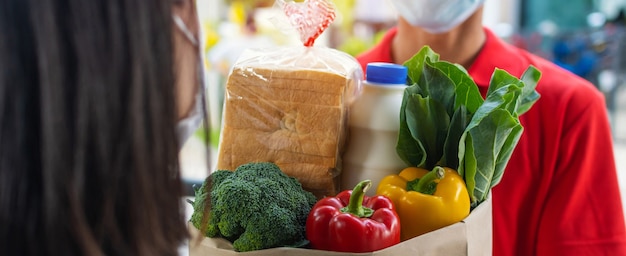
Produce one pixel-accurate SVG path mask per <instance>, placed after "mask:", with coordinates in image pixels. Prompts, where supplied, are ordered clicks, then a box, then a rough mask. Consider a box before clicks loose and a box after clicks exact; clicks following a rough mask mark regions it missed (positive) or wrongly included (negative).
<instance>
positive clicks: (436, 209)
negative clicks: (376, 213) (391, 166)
mask: <svg viewBox="0 0 626 256" xmlns="http://www.w3.org/2000/svg"><path fill="white" fill-rule="evenodd" d="M376 194H378V195H384V196H387V197H389V198H390V199H391V200H392V201H393V203H394V205H395V206H396V212H397V213H398V216H399V217H400V226H401V228H400V232H401V235H400V236H401V240H402V241H405V240H408V239H411V238H413V237H416V236H419V235H422V234H424V233H427V232H430V231H433V230H436V229H439V228H442V227H445V226H448V225H451V224H454V223H456V222H459V221H461V220H463V219H464V218H465V217H467V215H469V212H470V198H469V194H468V192H467V187H466V185H465V182H464V180H463V178H462V177H461V176H459V174H458V173H457V172H456V171H455V170H453V169H450V168H447V167H439V166H437V167H435V168H433V170H432V171H430V172H429V171H428V170H426V169H422V168H417V167H408V168H405V169H404V170H402V171H401V172H400V173H399V174H398V175H389V176H386V177H384V178H383V179H382V180H381V181H380V183H379V185H378V188H377V190H376Z"/></svg>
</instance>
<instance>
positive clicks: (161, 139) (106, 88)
mask: <svg viewBox="0 0 626 256" xmlns="http://www.w3.org/2000/svg"><path fill="white" fill-rule="evenodd" d="M171 5H172V1H170V0H162V1H158V0H154V1H146V0H91V1H84V0H3V1H0V255H176V254H177V248H178V246H180V245H182V244H183V242H184V239H185V238H186V237H187V231H186V228H185V223H184V208H183V205H182V202H181V195H182V186H181V185H182V184H181V179H180V176H179V175H180V174H179V165H178V144H179V143H178V142H177V141H176V136H175V124H176V118H177V117H176V111H175V97H174V93H175V91H174V90H175V86H174V80H175V78H174V74H173V71H174V69H173V67H172V65H173V64H172V63H173V56H172V54H173V51H172V31H171V30H172V21H171V17H172V16H171V8H172V7H171Z"/></svg>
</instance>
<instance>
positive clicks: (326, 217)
mask: <svg viewBox="0 0 626 256" xmlns="http://www.w3.org/2000/svg"><path fill="white" fill-rule="evenodd" d="M371 185H372V182H371V181H369V180H365V181H361V182H360V183H359V184H357V185H356V186H355V187H354V189H353V190H346V191H342V192H340V193H339V194H337V196H336V197H325V198H322V199H320V200H319V201H318V202H317V203H316V204H315V205H314V206H313V208H312V209H311V212H310V213H309V216H308V218H307V222H306V237H307V239H308V240H309V242H310V245H311V247H312V248H313V249H319V250H326V251H337V252H372V251H376V250H380V249H383V248H387V247H389V246H392V245H395V244H397V243H399V242H400V218H399V217H398V214H397V213H396V211H395V208H394V206H393V203H392V201H391V200H390V199H389V198H387V197H385V196H373V197H367V196H365V191H366V190H367V189H368V188H369V187H370V186H371Z"/></svg>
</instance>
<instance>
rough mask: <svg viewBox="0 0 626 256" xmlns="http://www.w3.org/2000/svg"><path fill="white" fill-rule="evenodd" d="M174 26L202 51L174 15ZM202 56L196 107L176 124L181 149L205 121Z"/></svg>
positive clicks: (200, 57) (183, 24)
mask: <svg viewBox="0 0 626 256" xmlns="http://www.w3.org/2000/svg"><path fill="white" fill-rule="evenodd" d="M172 18H173V19H174V24H176V26H177V27H178V28H179V29H180V30H181V31H182V32H183V34H184V35H185V37H187V39H189V41H190V42H191V43H192V44H193V45H194V46H196V47H198V52H200V53H201V51H200V43H199V40H198V39H197V38H196V37H195V36H194V35H193V33H191V31H190V30H189V29H188V28H187V26H186V25H185V23H184V22H183V21H182V19H181V18H180V17H179V16H177V15H173V17H172ZM202 63H203V61H202V55H201V54H199V55H198V65H197V67H198V72H197V74H198V83H199V84H198V88H197V89H196V96H195V99H194V106H193V108H192V109H191V111H190V112H189V114H188V115H187V116H186V117H184V118H183V119H181V120H180V121H178V123H177V124H176V136H177V137H178V141H179V143H180V147H182V146H183V144H184V143H185V142H186V141H187V139H189V137H191V135H192V134H193V133H194V132H195V131H196V130H197V129H198V127H200V124H201V123H202V120H203V119H204V109H203V108H204V102H205V100H206V99H205V97H204V92H205V91H206V89H205V88H206V87H205V84H204V68H203V65H202Z"/></svg>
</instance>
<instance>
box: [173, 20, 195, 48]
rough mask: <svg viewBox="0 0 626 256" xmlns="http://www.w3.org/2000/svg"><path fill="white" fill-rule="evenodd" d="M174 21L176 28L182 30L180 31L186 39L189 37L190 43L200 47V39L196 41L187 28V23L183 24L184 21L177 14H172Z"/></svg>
mask: <svg viewBox="0 0 626 256" xmlns="http://www.w3.org/2000/svg"><path fill="white" fill-rule="evenodd" d="M172 19H173V20H174V24H176V26H177V27H178V28H179V29H180V31H181V32H183V34H184V35H185V37H187V39H189V41H190V42H191V43H192V44H193V45H194V46H198V39H196V37H195V36H194V35H193V33H191V31H189V29H188V28H187V25H185V22H183V19H181V18H180V16H178V15H176V14H172Z"/></svg>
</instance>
